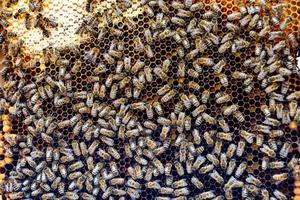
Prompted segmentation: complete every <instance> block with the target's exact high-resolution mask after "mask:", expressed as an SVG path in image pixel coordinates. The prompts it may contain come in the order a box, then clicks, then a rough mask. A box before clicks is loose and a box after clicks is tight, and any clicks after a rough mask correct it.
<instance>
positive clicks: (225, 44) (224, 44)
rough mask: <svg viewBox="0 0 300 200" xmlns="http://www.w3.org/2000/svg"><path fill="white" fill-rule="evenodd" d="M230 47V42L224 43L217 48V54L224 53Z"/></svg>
mask: <svg viewBox="0 0 300 200" xmlns="http://www.w3.org/2000/svg"><path fill="white" fill-rule="evenodd" d="M231 46H232V42H231V41H228V42H225V43H223V44H222V45H221V46H220V47H219V49H218V52H219V53H225V52H226V51H227V50H228V49H229V48H230V47H231Z"/></svg>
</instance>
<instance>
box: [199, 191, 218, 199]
mask: <svg viewBox="0 0 300 200" xmlns="http://www.w3.org/2000/svg"><path fill="white" fill-rule="evenodd" d="M214 197H216V195H215V194H214V191H213V190H209V191H207V192H202V193H200V194H198V195H197V198H199V199H212V198H214Z"/></svg>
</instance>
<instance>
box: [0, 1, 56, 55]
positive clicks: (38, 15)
mask: <svg viewBox="0 0 300 200" xmlns="http://www.w3.org/2000/svg"><path fill="white" fill-rule="evenodd" d="M16 5H18V0H16V1H14V0H8V1H6V3H5V5H4V8H2V9H1V18H0V25H1V26H2V27H3V28H7V27H8V26H9V25H10V21H11V18H14V19H17V20H23V21H24V25H25V27H26V29H27V30H29V29H31V28H39V29H40V30H41V31H42V34H43V35H44V36H45V37H49V35H50V31H49V28H55V27H57V26H58V24H57V23H56V22H54V21H53V20H51V19H49V18H48V17H45V16H43V15H42V10H43V1H42V0H38V1H35V0H29V1H28V5H27V6H24V7H20V8H18V9H17V10H16V11H14V10H13V7H15V6H16ZM16 37H17V34H16V33H14V32H11V31H6V30H5V31H2V32H1V33H0V44H2V43H4V44H7V45H2V51H4V52H7V51H8V49H11V48H10V46H9V45H8V43H9V41H5V38H6V40H12V39H14V38H16ZM1 38H2V39H1Z"/></svg>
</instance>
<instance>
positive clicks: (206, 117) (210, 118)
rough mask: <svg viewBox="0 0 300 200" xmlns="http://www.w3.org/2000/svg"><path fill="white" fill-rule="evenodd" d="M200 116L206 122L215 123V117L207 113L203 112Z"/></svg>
mask: <svg viewBox="0 0 300 200" xmlns="http://www.w3.org/2000/svg"><path fill="white" fill-rule="evenodd" d="M201 116H202V117H203V119H204V121H206V122H207V123H208V124H216V119H215V118H214V117H212V116H210V115H208V114H207V113H205V112H203V113H202V114H201Z"/></svg>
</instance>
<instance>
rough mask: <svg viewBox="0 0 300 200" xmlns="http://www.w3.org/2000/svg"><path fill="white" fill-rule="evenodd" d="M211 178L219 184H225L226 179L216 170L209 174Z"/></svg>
mask: <svg viewBox="0 0 300 200" xmlns="http://www.w3.org/2000/svg"><path fill="white" fill-rule="evenodd" d="M209 176H210V177H212V178H213V179H214V180H215V181H216V182H217V183H219V184H223V183H224V179H223V178H222V176H221V175H220V174H219V173H218V171H216V170H213V172H211V173H209Z"/></svg>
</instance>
